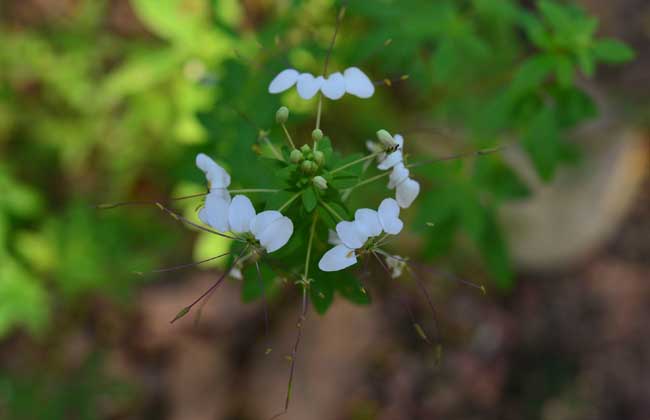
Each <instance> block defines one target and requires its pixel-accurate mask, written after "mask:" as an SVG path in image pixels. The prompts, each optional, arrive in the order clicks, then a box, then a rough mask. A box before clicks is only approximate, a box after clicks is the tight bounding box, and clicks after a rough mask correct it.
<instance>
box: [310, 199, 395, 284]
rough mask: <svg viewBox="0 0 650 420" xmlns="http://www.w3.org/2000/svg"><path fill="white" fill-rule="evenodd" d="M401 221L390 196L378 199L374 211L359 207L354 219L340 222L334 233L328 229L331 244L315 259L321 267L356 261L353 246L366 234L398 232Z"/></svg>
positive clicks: (340, 266) (340, 267) (335, 267)
mask: <svg viewBox="0 0 650 420" xmlns="http://www.w3.org/2000/svg"><path fill="white" fill-rule="evenodd" d="M403 227H404V224H403V223H402V221H401V220H400V219H399V206H398V205H397V202H396V201H395V200H393V199H392V198H387V199H385V200H384V201H382V202H381V204H380V205H379V209H378V210H377V211H375V210H371V209H359V210H357V211H356V212H355V214H354V221H353V222H348V221H343V222H339V223H338V224H337V225H336V233H334V232H332V231H330V235H329V242H330V243H331V244H333V245H335V246H334V248H332V249H330V250H329V251H327V252H326V253H325V254H324V255H323V257H322V258H321V259H320V261H319V262H318V268H320V269H321V270H322V271H339V270H343V269H345V268H348V267H350V266H351V265H354V264H356V262H357V255H356V250H357V249H360V248H362V247H363V246H364V244H365V243H366V241H367V240H368V239H369V238H373V237H376V236H379V235H381V233H382V232H386V233H388V234H390V235H397V234H398V233H400V232H401V230H402V228H403Z"/></svg>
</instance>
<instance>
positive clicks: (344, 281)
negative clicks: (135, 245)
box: [333, 271, 371, 305]
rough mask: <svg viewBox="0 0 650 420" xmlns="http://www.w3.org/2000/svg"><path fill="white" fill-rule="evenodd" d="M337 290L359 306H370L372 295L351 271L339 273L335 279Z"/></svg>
mask: <svg viewBox="0 0 650 420" xmlns="http://www.w3.org/2000/svg"><path fill="white" fill-rule="evenodd" d="M333 282H334V285H335V288H336V290H337V291H338V292H339V294H340V295H341V296H343V297H344V298H346V299H347V300H349V301H350V302H352V303H356V304H358V305H369V304H370V302H371V300H370V295H369V292H368V290H366V289H364V288H363V286H362V285H361V282H360V281H359V280H358V279H357V278H356V277H355V276H354V275H353V274H352V273H350V272H349V271H343V272H338V273H336V275H334V277H333Z"/></svg>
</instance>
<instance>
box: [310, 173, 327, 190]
mask: <svg viewBox="0 0 650 420" xmlns="http://www.w3.org/2000/svg"><path fill="white" fill-rule="evenodd" d="M311 182H312V183H313V184H314V186H315V187H316V188H318V189H319V190H326V189H327V181H326V180H325V178H323V177H322V176H320V175H318V176H315V177H314V178H313V179H312V180H311Z"/></svg>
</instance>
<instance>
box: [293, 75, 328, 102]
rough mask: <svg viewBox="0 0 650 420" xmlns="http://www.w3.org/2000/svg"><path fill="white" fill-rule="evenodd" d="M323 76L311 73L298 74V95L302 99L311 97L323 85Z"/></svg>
mask: <svg viewBox="0 0 650 420" xmlns="http://www.w3.org/2000/svg"><path fill="white" fill-rule="evenodd" d="M324 81H325V79H323V76H318V77H314V76H313V75H312V74H310V73H302V74H301V75H300V76H298V86H297V87H298V95H300V97H301V98H302V99H311V98H313V97H314V95H316V93H318V91H319V90H320V88H321V86H323V82H324Z"/></svg>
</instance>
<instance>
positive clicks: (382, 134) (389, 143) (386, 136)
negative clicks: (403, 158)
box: [377, 130, 397, 149]
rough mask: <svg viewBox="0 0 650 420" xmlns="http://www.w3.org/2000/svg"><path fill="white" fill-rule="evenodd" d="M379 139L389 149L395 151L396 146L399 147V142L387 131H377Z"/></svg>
mask: <svg viewBox="0 0 650 420" xmlns="http://www.w3.org/2000/svg"><path fill="white" fill-rule="evenodd" d="M377 138H378V139H379V141H380V142H381V144H383V145H384V147H386V148H387V149H393V148H394V147H395V146H397V142H396V141H395V139H394V138H393V136H391V135H390V133H389V132H388V131H386V130H379V131H377Z"/></svg>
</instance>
